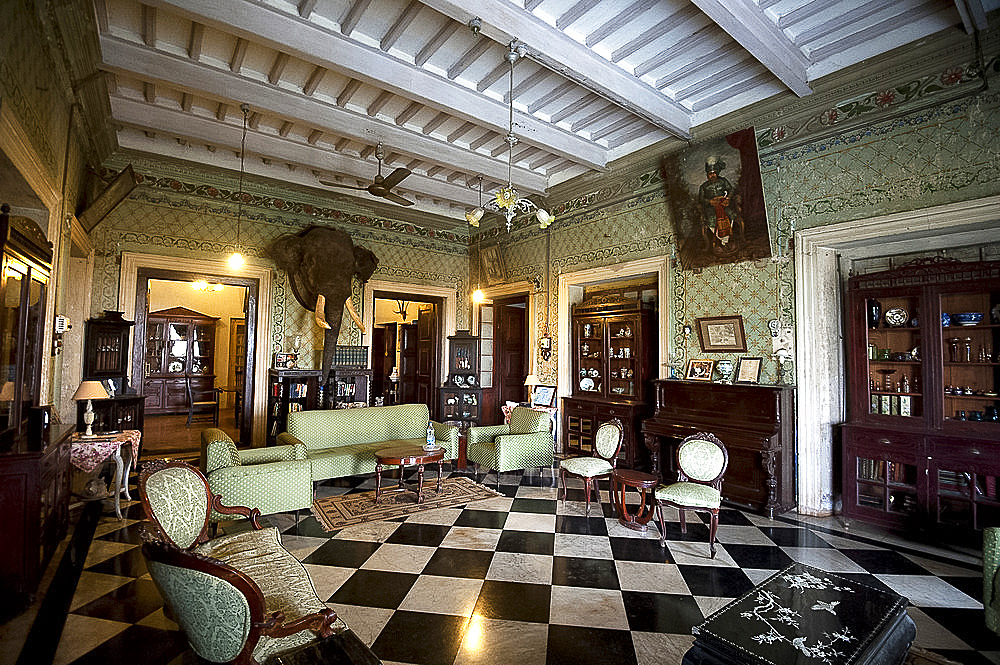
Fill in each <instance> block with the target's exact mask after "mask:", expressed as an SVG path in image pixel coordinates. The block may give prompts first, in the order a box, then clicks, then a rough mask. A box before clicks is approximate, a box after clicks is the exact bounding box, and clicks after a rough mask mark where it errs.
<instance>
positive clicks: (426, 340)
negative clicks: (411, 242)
mask: <svg viewBox="0 0 1000 665" xmlns="http://www.w3.org/2000/svg"><path fill="white" fill-rule="evenodd" d="M372 295H373V299H374V307H373V310H374V315H373V325H372V337H371V340H372V341H371V345H372V348H371V367H372V374H373V379H372V387H373V391H372V394H373V397H374V398H375V400H376V401H377V400H381V403H382V404H406V403H417V404H426V405H427V408H428V409H430V412H431V414H432V416H433V414H434V412H435V399H436V397H435V396H436V394H437V388H438V386H439V380H438V367H439V366H440V362H439V360H438V359H439V358H440V349H441V344H442V335H441V331H442V328H443V324H442V321H441V316H442V310H443V306H442V302H441V300H440V299H439V298H432V297H427V296H424V295H419V294H408V293H401V292H390V291H375V292H373V294H372Z"/></svg>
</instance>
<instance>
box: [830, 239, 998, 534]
mask: <svg viewBox="0 0 1000 665" xmlns="http://www.w3.org/2000/svg"><path fill="white" fill-rule="evenodd" d="M847 316H848V330H849V340H848V349H847V351H848V361H849V367H850V376H849V383H848V390H849V414H848V422H847V423H846V424H845V425H844V426H843V444H844V445H843V452H844V455H843V457H844V463H843V479H844V512H845V515H846V516H848V517H854V518H858V519H862V520H866V521H871V522H876V523H880V524H883V525H886V526H890V527H897V528H921V529H928V530H931V531H934V532H935V534H936V535H938V536H945V537H948V536H955V537H966V536H972V535H974V534H975V533H977V532H978V531H979V530H981V529H982V528H983V527H984V526H997V525H1000V494H998V492H997V477H998V476H1000V443H998V441H1000V422H998V416H997V410H998V407H1000V398H998V396H997V392H998V390H1000V262H975V263H963V262H958V261H949V260H939V259H935V260H921V261H917V262H913V263H911V264H908V265H906V266H903V267H901V268H898V269H895V270H889V271H883V272H878V273H870V274H865V275H858V276H855V277H852V278H851V279H850V281H849V284H848V310H847Z"/></svg>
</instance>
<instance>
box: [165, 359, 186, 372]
mask: <svg viewBox="0 0 1000 665" xmlns="http://www.w3.org/2000/svg"><path fill="white" fill-rule="evenodd" d="M167 371H168V372H182V371H184V363H182V362H181V361H180V360H175V361H173V362H172V363H170V364H169V365H167Z"/></svg>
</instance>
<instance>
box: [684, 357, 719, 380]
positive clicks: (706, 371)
mask: <svg viewBox="0 0 1000 665" xmlns="http://www.w3.org/2000/svg"><path fill="white" fill-rule="evenodd" d="M713 369H715V361H714V360H710V359H708V358H698V359H692V360H691V362H689V363H688V371H687V377H686V378H688V379H690V380H691V381H711V380H712V370H713Z"/></svg>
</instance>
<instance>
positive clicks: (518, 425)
mask: <svg viewBox="0 0 1000 665" xmlns="http://www.w3.org/2000/svg"><path fill="white" fill-rule="evenodd" d="M549 422H550V421H549V414H547V413H545V412H544V411H535V410H534V409H529V408H526V407H523V406H518V407H515V408H514V410H513V411H511V412H510V433H511V434H534V433H535V432H548V431H549Z"/></svg>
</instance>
